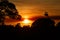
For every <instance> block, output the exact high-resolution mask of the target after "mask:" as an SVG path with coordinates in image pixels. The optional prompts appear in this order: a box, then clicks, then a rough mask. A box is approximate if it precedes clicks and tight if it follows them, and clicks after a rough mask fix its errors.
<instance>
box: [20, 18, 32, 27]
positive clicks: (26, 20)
mask: <svg viewBox="0 0 60 40" xmlns="http://www.w3.org/2000/svg"><path fill="white" fill-rule="evenodd" d="M32 22H33V21H31V20H29V19H28V18H27V19H24V20H23V21H21V22H20V23H21V26H22V27H23V26H28V25H29V26H31V24H32Z"/></svg>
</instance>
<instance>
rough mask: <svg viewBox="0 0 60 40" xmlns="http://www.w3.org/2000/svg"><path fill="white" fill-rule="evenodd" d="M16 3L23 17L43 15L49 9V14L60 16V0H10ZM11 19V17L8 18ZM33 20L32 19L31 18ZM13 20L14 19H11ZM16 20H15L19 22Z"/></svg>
mask: <svg viewBox="0 0 60 40" xmlns="http://www.w3.org/2000/svg"><path fill="white" fill-rule="evenodd" d="M9 1H10V2H12V3H14V4H15V6H16V8H17V10H18V12H19V14H20V15H21V16H22V17H23V18H30V17H32V16H35V17H36V16H43V15H44V12H45V11H47V12H48V14H49V16H57V15H58V16H60V0H9ZM8 20H9V19H8ZM31 20H32V19H31ZM10 21H13V20H10ZM19 21H20V20H18V21H16V20H15V21H14V22H19Z"/></svg>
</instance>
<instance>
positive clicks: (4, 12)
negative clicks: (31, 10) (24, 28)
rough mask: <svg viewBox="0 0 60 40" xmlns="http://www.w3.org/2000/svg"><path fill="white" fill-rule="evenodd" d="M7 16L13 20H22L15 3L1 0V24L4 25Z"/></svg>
mask: <svg viewBox="0 0 60 40" xmlns="http://www.w3.org/2000/svg"><path fill="white" fill-rule="evenodd" d="M6 16H8V17H9V18H12V19H17V20H20V19H21V16H20V15H19V14H18V11H17V9H16V7H15V5H14V4H13V3H10V2H9V1H8V0H0V23H4V20H5V17H6Z"/></svg>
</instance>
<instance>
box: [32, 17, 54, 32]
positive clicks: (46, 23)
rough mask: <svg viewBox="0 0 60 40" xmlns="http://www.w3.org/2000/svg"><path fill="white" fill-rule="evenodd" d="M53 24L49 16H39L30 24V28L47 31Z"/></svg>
mask: <svg viewBox="0 0 60 40" xmlns="http://www.w3.org/2000/svg"><path fill="white" fill-rule="evenodd" d="M54 24H55V23H54V21H53V20H51V19H50V18H39V19H37V20H36V21H35V22H34V23H33V24H32V30H40V31H41V30H42V31H47V30H48V31H49V30H52V29H53V28H54Z"/></svg>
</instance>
